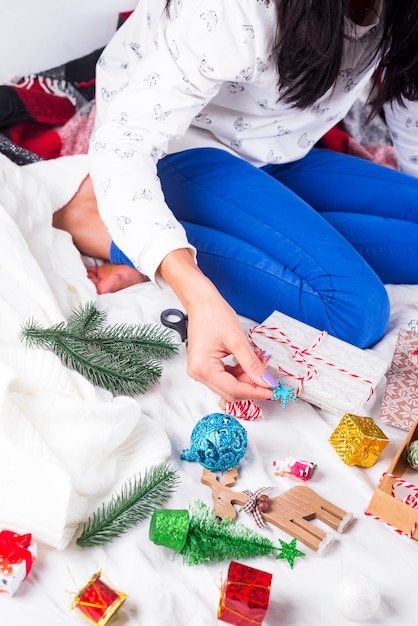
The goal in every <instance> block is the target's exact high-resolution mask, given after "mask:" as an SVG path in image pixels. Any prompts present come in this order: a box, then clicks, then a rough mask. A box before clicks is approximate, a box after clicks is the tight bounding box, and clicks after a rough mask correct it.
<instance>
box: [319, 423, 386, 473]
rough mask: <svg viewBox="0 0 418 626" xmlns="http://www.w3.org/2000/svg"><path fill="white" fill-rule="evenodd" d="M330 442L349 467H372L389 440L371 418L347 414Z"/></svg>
mask: <svg viewBox="0 0 418 626" xmlns="http://www.w3.org/2000/svg"><path fill="white" fill-rule="evenodd" d="M329 442H330V444H331V445H332V447H333V448H334V449H335V451H336V452H337V454H339V456H340V457H341V458H342V460H343V461H344V463H346V464H347V465H359V466H361V467H372V465H374V464H375V462H376V461H377V459H378V457H379V455H380V453H381V452H382V450H383V449H384V448H385V447H386V446H387V444H388V443H389V439H388V438H387V437H386V435H385V433H384V432H382V431H381V430H380V428H379V426H378V425H377V424H376V423H375V422H374V420H373V419H372V418H371V417H360V416H358V415H351V414H350V413H346V414H345V415H344V416H343V418H342V419H341V421H340V423H339V424H338V426H337V428H336V429H335V430H334V432H333V433H332V435H331V437H330V438H329Z"/></svg>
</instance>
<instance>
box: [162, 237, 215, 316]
mask: <svg viewBox="0 0 418 626" xmlns="http://www.w3.org/2000/svg"><path fill="white" fill-rule="evenodd" d="M158 273H159V275H160V276H161V278H162V279H163V280H164V281H165V282H166V283H167V284H168V285H170V287H171V288H172V290H173V291H174V293H175V294H176V295H177V297H178V298H179V300H180V301H181V303H182V304H183V305H184V307H185V308H186V310H187V311H188V310H189V309H190V308H191V307H193V305H195V304H196V302H197V298H199V300H201V299H202V298H204V299H206V298H209V297H210V298H221V296H220V294H219V292H218V290H217V289H216V287H215V286H214V285H213V283H212V282H211V281H210V280H209V279H208V278H207V277H206V276H205V275H204V274H203V272H202V271H201V270H200V269H199V267H198V266H197V265H196V262H195V260H194V256H193V253H192V251H191V250H190V249H188V248H181V249H179V250H173V251H172V252H170V253H169V254H168V255H167V256H166V257H165V258H164V259H163V261H162V262H161V264H160V266H159V268H158Z"/></svg>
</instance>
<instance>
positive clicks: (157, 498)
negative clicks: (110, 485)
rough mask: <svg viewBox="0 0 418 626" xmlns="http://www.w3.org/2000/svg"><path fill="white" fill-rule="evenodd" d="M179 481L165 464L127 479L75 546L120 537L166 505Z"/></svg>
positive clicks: (89, 523) (103, 505)
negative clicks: (155, 510) (158, 508)
mask: <svg viewBox="0 0 418 626" xmlns="http://www.w3.org/2000/svg"><path fill="white" fill-rule="evenodd" d="M178 481H179V475H178V473H177V472H176V471H175V470H173V469H172V468H171V467H170V466H169V465H166V464H161V465H156V466H154V467H151V468H150V469H148V470H147V471H146V472H145V473H144V475H143V476H138V477H134V478H132V479H130V480H128V481H127V482H126V483H124V485H123V486H122V488H121V490H120V492H119V493H115V494H113V496H112V498H111V500H110V502H109V503H107V504H106V503H103V504H102V506H101V507H100V508H99V509H98V510H97V511H96V512H95V513H93V515H92V517H90V518H89V519H88V520H87V522H86V523H85V524H84V525H83V529H82V532H81V535H80V536H79V537H78V539H77V540H76V543H77V544H78V545H79V546H82V547H87V546H97V545H103V544H105V543H109V542H110V541H112V540H113V539H115V538H116V537H119V536H120V535H122V534H123V533H125V532H126V531H127V530H128V529H129V528H131V527H133V526H136V525H137V524H139V523H140V522H142V521H143V520H144V519H146V518H147V517H149V516H150V515H151V513H152V512H153V511H154V509H156V508H157V507H160V506H162V505H163V504H165V503H166V502H167V501H168V499H169V498H170V497H171V495H172V493H173V491H174V489H175V488H176V486H177V484H178Z"/></svg>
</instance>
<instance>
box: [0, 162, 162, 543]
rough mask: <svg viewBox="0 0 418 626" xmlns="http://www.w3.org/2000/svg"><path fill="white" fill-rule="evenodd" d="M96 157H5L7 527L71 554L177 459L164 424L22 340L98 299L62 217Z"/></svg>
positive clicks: (3, 513) (3, 490)
mask: <svg viewBox="0 0 418 626" xmlns="http://www.w3.org/2000/svg"><path fill="white" fill-rule="evenodd" d="M86 171H87V170H86V158H85V157H68V158H61V159H57V160H53V161H45V162H39V163H35V164H31V165H28V166H24V167H19V166H17V165H15V164H14V163H12V162H11V161H9V160H8V159H7V158H6V157H2V156H1V155H0V222H1V227H0V229H1V230H0V232H1V246H0V281H1V285H2V289H1V293H0V319H1V324H0V456H1V459H2V462H1V465H2V472H1V474H0V528H9V529H11V530H14V531H15V532H31V533H32V534H33V537H34V539H35V540H37V541H40V542H43V543H46V544H49V545H51V546H54V547H56V548H64V547H65V546H66V545H67V544H68V542H69V541H70V539H71V538H72V536H73V535H74V532H75V531H76V529H77V526H78V524H79V523H80V522H82V521H83V520H85V519H86V516H87V515H88V514H90V513H91V511H92V510H94V508H95V507H96V506H97V505H98V503H100V502H101V501H102V500H103V499H105V498H106V497H109V495H110V494H111V492H112V491H113V490H114V489H115V488H116V487H117V486H118V485H119V484H120V483H121V482H123V481H124V480H126V479H128V478H130V477H131V476H132V475H134V474H138V472H141V471H142V470H145V469H146V468H147V467H149V466H151V465H153V464H156V463H160V462H162V461H164V460H166V459H167V458H168V456H169V454H170V443H169V441H168V438H167V436H166V434H165V432H164V430H163V428H162V427H161V426H159V425H158V424H155V423H154V422H152V421H151V420H150V419H149V418H147V417H145V416H143V415H142V414H141V408H140V404H139V402H138V401H137V400H135V399H132V398H127V397H116V398H114V397H113V396H112V394H110V393H109V392H107V391H104V390H101V389H98V388H96V387H94V386H93V385H92V384H90V383H89V382H88V381H87V380H86V379H85V378H84V377H83V376H81V375H80V374H77V373H76V372H73V371H71V370H69V369H68V368H66V367H64V366H63V365H62V363H61V361H60V359H59V358H58V357H57V356H55V355H54V354H53V353H51V352H49V351H45V350H38V349H32V348H27V347H26V346H25V345H24V344H23V343H22V342H21V340H20V338H19V333H20V329H21V326H22V324H23V323H25V322H26V321H28V320H29V319H31V318H32V319H36V320H37V321H39V323H40V324H42V325H45V326H49V325H51V324H54V323H57V322H60V321H61V320H65V319H66V318H67V317H68V315H69V313H70V312H71V310H72V309H73V308H74V307H76V306H78V305H79V304H81V303H84V302H87V301H91V300H95V299H96V292H95V289H94V286H93V284H92V283H90V281H89V280H88V278H87V275H86V270H85V267H84V264H83V262H82V259H81V257H80V254H79V253H78V252H77V250H76V249H75V248H74V246H73V244H72V241H71V238H70V236H69V235H68V234H67V233H64V232H63V231H59V230H56V229H53V228H52V225H51V216H52V214H53V212H54V211H55V210H57V209H58V208H60V207H61V206H63V205H64V204H65V203H66V202H67V201H68V200H69V199H70V198H71V197H72V195H73V194H74V193H75V191H76V190H77V188H78V186H79V184H80V182H81V181H82V179H83V178H84V176H85V175H86Z"/></svg>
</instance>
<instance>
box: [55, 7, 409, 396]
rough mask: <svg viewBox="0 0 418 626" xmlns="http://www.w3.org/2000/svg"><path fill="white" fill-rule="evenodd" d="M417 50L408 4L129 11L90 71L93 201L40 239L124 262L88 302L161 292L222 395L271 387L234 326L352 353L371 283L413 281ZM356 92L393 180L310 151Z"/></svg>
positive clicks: (200, 376)
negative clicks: (305, 328) (56, 235)
mask: <svg viewBox="0 0 418 626" xmlns="http://www.w3.org/2000/svg"><path fill="white" fill-rule="evenodd" d="M417 33H418V3H417V2H416V0H413V1H411V0H408V1H407V0H383V1H382V0H375V1H371V2H370V1H369V0H364V1H363V0H350V1H349V0H340V1H339V2H338V1H336V0H298V2H294V1H292V0H274V1H273V0H228V1H227V2H225V1H224V0H169V1H168V2H166V1H165V0H140V2H139V5H138V7H137V9H136V11H135V12H134V13H133V15H132V16H131V17H130V18H129V19H128V20H127V22H126V23H125V24H124V25H123V26H122V27H121V28H120V29H119V31H118V32H117V33H116V35H115V36H114V38H113V39H112V41H111V42H110V44H109V45H108V46H107V48H106V49H105V51H104V53H103V55H102V57H101V59H100V60H99V63H98V67H97V92H96V100H97V120H96V128H95V132H94V136H93V137H92V140H91V148H90V163H91V168H90V172H91V180H92V181H93V186H94V192H93V188H92V186H91V181H90V179H87V180H86V181H85V182H84V183H83V185H82V187H81V188H80V191H79V193H78V194H77V195H76V196H75V198H74V199H73V201H72V202H71V203H70V204H69V205H67V206H66V207H64V209H62V210H61V211H60V212H59V213H58V214H56V216H55V220H54V223H55V225H56V226H57V227H60V228H65V229H67V230H69V231H70V232H71V233H72V235H73V238H74V241H75V243H76V245H77V246H78V247H79V249H80V250H81V251H82V252H84V253H86V254H88V255H91V256H98V257H101V258H103V259H107V260H109V259H110V261H111V262H112V264H121V265H119V266H118V267H117V268H116V269H115V267H114V265H112V266H106V265H105V266H102V268H99V270H98V271H97V273H96V274H94V275H92V279H93V280H94V281H95V283H96V285H97V289H98V291H99V292H104V291H114V290H116V289H119V288H122V287H124V286H126V285H129V284H132V283H134V282H140V281H142V280H147V279H148V278H149V279H151V280H154V281H156V283H157V284H163V283H164V282H165V283H168V284H169V285H170V286H171V288H172V289H173V290H174V292H175V293H176V294H177V296H178V297H179V299H180V301H181V302H182V304H183V306H184V307H185V309H186V311H187V312H188V315H189V356H188V372H189V374H190V376H192V377H193V378H195V379H197V380H199V381H201V382H204V383H205V384H206V385H207V386H208V387H209V388H211V389H212V390H213V391H215V392H216V393H218V394H219V395H221V396H223V397H224V398H226V399H229V400H233V399H238V398H253V399H267V398H271V397H272V391H271V387H273V386H274V384H275V380H274V379H272V377H271V376H270V375H269V374H268V373H267V372H266V371H265V364H264V361H263V359H259V358H258V357H257V355H255V354H254V352H253V351H252V349H251V347H250V346H249V345H248V342H247V340H246V338H245V335H244V333H243V331H242V329H241V325H240V323H239V320H238V317H237V315H236V312H238V313H240V314H242V315H245V316H247V317H250V318H253V319H255V320H257V321H261V320H263V319H264V318H265V317H267V316H268V315H269V314H270V313H271V312H272V311H273V310H274V309H278V310H280V311H282V312H283V313H286V314H288V315H291V316H292V317H295V318H297V319H299V320H301V321H303V322H306V323H308V324H310V325H312V326H315V327H316V328H319V329H325V330H327V331H328V332H329V333H330V334H332V335H335V336H337V337H339V338H341V339H343V340H345V341H348V342H350V343H353V344H355V345H357V346H360V347H366V346H370V345H372V344H373V343H375V342H376V341H377V340H378V339H380V337H381V336H382V335H383V333H384V331H385V328H386V324H387V320H388V316H389V303H388V298H387V294H386V290H385V288H384V283H389V282H398V283H408V282H409V283H416V282H418V180H417V179H416V178H415V177H416V176H417V175H418V106H417V98H418V48H417V45H416V42H417ZM369 85H372V86H373V94H372V96H371V99H372V102H373V107H374V108H373V111H374V112H377V111H380V110H381V109H382V107H385V113H386V116H387V121H388V123H389V124H390V127H391V130H392V134H393V139H394V144H395V149H396V151H397V156H398V160H399V164H400V166H401V167H402V169H403V170H404V172H405V173H401V172H395V171H393V170H390V169H388V168H384V167H380V166H378V165H376V164H373V163H370V162H367V161H362V160H360V159H356V158H354V157H349V156H346V155H342V154H337V153H333V152H330V151H328V150H322V149H317V148H316V147H315V144H316V142H317V141H318V140H319V139H320V138H321V137H322V136H323V135H324V134H325V133H326V132H327V131H328V130H329V129H330V128H331V127H332V126H334V125H335V124H336V123H337V122H338V121H339V120H341V119H342V118H343V117H344V116H345V114H346V113H347V111H348V110H349V109H350V107H351V106H352V104H353V102H354V101H355V100H356V99H357V98H358V96H359V94H360V93H361V92H362V91H363V90H364V89H365V87H366V86H369ZM97 207H98V211H99V213H98V212H97ZM99 214H100V217H99ZM196 250H197V261H198V265H197V264H196V260H195V251H196ZM109 270H110V272H109ZM230 354H232V355H234V357H235V359H236V362H237V365H236V366H235V367H233V368H231V367H228V366H225V365H224V361H223V359H224V357H226V356H228V355H230Z"/></svg>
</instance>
